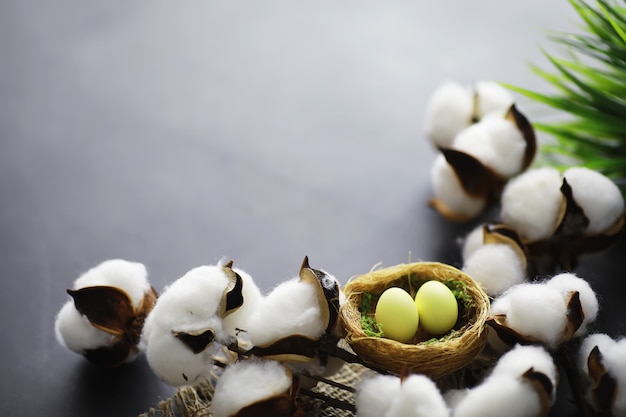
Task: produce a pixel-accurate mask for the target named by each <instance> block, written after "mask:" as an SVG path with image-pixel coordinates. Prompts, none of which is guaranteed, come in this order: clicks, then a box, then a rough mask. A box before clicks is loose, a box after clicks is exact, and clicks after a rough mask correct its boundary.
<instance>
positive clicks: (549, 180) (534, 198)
mask: <svg viewBox="0 0 626 417" xmlns="http://www.w3.org/2000/svg"><path fill="white" fill-rule="evenodd" d="M561 184H562V179H561V176H560V174H559V172H558V171H557V170H555V169H553V168H539V169H533V170H530V171H526V172H524V173H523V174H521V175H519V176H518V177H516V178H513V179H512V180H511V181H509V182H508V183H507V185H506V187H505V188H504V191H503V193H502V198H501V205H502V209H501V210H502V211H501V218H502V221H503V223H505V224H507V225H509V226H511V227H512V228H513V229H515V230H516V231H517V232H518V233H519V234H520V235H522V236H523V237H524V238H526V239H528V240H530V241H536V240H540V239H545V238H548V237H550V236H552V234H553V232H554V229H555V228H556V226H557V224H556V222H557V219H558V215H559V210H560V208H561V203H562V200H563V196H562V194H561V191H560V188H561Z"/></svg>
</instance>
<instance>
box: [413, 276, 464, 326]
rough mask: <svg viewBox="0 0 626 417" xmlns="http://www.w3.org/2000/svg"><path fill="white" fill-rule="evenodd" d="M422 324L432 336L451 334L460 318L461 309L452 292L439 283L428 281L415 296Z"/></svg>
mask: <svg viewBox="0 0 626 417" xmlns="http://www.w3.org/2000/svg"><path fill="white" fill-rule="evenodd" d="M415 305H416V306H417V311H418V312H419V317H420V324H421V326H422V328H423V329H424V330H426V331H427V332H428V333H430V334H432V335H441V334H444V333H447V332H449V331H450V330H451V329H452V328H453V327H454V324H455V323H456V320H457V318H458V316H459V307H458V304H457V301H456V298H455V297H454V294H452V291H450V289H449V288H448V287H446V285H445V284H443V283H441V282H439V281H434V280H432V281H427V282H425V283H424V284H422V286H421V287H420V288H419V290H417V294H415Z"/></svg>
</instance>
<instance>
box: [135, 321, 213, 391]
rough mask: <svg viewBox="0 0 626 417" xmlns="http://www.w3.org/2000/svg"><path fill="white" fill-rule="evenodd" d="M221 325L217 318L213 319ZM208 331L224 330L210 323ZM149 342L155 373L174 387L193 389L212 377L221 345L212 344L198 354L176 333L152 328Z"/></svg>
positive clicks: (149, 351) (162, 328)
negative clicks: (201, 381) (214, 360)
mask: <svg viewBox="0 0 626 417" xmlns="http://www.w3.org/2000/svg"><path fill="white" fill-rule="evenodd" d="M213 320H214V321H217V320H218V319H217V318H214V319H213ZM206 326H207V328H212V327H217V328H219V326H221V324H220V323H217V322H216V323H213V324H212V323H210V321H209V322H206ZM145 342H146V349H145V350H146V358H147V359H148V364H149V365H150V368H151V369H152V371H153V372H154V373H155V374H156V375H157V376H158V377H159V378H160V379H161V380H162V381H163V382H165V383H166V384H168V385H171V386H181V385H193V384H194V383H197V382H199V381H200V380H202V379H203V378H208V377H210V373H211V370H212V369H213V363H212V360H213V357H214V356H215V355H216V354H217V351H218V349H219V348H221V345H219V344H215V343H210V344H209V345H208V346H207V348H206V349H205V350H203V351H202V352H200V353H194V352H193V351H192V350H191V349H190V348H189V347H188V346H187V345H185V344H184V343H183V342H182V341H181V340H180V339H178V338H176V337H175V336H174V334H173V333H172V330H171V329H169V328H164V327H155V328H152V329H151V331H150V332H149V336H148V337H147V338H146V340H145Z"/></svg>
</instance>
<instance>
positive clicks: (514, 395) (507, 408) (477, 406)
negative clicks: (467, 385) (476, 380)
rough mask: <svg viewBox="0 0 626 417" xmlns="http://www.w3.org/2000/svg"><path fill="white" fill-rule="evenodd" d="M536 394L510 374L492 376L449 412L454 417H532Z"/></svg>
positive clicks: (536, 406)
mask: <svg viewBox="0 0 626 417" xmlns="http://www.w3.org/2000/svg"><path fill="white" fill-rule="evenodd" d="M540 411H541V403H540V399H539V395H538V394H537V392H536V391H535V390H534V389H533V388H532V387H531V385H530V384H528V383H525V382H523V381H522V380H521V379H519V378H513V377H511V376H510V375H494V376H492V377H490V378H488V379H487V380H486V381H485V382H483V383H482V384H481V385H478V386H477V387H475V388H473V389H471V390H470V391H469V392H468V394H467V395H466V396H465V398H463V399H462V400H461V401H460V402H459V403H458V404H457V406H456V408H455V409H454V410H453V413H452V415H453V416H454V417H502V416H507V417H536V416H538V415H540V414H539V413H540Z"/></svg>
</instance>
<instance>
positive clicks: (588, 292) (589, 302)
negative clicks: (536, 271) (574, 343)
mask: <svg viewBox="0 0 626 417" xmlns="http://www.w3.org/2000/svg"><path fill="white" fill-rule="evenodd" d="M546 284H547V285H549V286H551V287H554V288H558V289H559V290H561V291H563V292H564V293H565V294H567V293H569V292H571V291H578V295H579V298H580V304H581V306H582V309H583V313H584V316H585V317H584V319H583V322H582V324H581V325H580V327H579V328H578V329H577V330H576V332H575V333H574V336H576V337H580V336H582V335H584V334H585V333H587V327H588V326H589V324H590V323H592V322H594V321H595V319H596V317H597V315H598V309H599V305H598V298H597V297H596V293H595V292H594V291H593V290H592V289H591V286H590V285H589V283H588V282H587V281H585V280H584V279H582V278H579V277H577V276H576V275H575V274H571V273H563V274H559V275H556V276H554V277H552V278H551V279H550V280H549V281H547V283H546Z"/></svg>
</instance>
